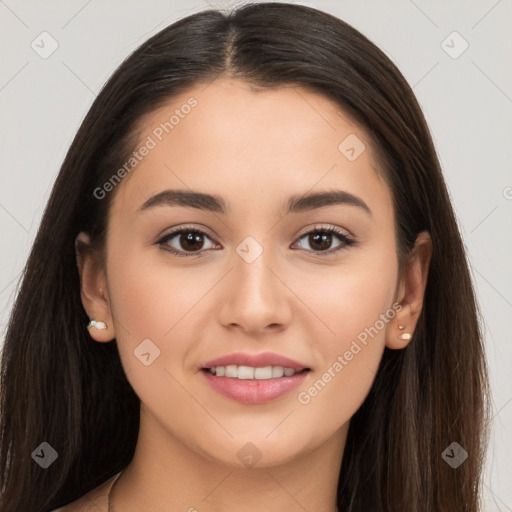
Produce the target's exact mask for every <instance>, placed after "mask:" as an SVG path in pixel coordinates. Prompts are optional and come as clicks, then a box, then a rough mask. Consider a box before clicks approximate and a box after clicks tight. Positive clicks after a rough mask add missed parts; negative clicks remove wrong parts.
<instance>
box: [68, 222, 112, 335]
mask: <svg viewBox="0 0 512 512" xmlns="http://www.w3.org/2000/svg"><path fill="white" fill-rule="evenodd" d="M75 252H76V262H77V266H78V273H79V275H80V297H81V299H82V304H83V306H84V309H85V311H86V312H87V315H88V316H89V319H90V320H96V321H97V322H104V323H105V324H106V329H98V328H97V327H94V326H92V327H90V328H89V334H90V335H91V337H92V338H93V339H95V340H96V341H99V342H107V341H111V340H112V339H114V337H115V332H114V326H113V322H112V313H111V310H110V302H109V298H108V290H107V285H106V279H105V272H104V269H103V267H102V265H101V264H100V262H99V261H98V254H97V253H96V252H95V251H94V250H93V249H92V247H91V244H90V238H89V235H88V234H87V233H84V232H81V233H79V234H78V236H77V237H76V239H75ZM84 327H85V326H84Z"/></svg>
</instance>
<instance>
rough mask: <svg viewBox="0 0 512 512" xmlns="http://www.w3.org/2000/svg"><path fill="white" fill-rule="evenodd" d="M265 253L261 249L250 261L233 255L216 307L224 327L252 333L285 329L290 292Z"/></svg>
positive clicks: (276, 267)
mask: <svg viewBox="0 0 512 512" xmlns="http://www.w3.org/2000/svg"><path fill="white" fill-rule="evenodd" d="M269 253H270V251H263V252H262V253H261V254H260V255H259V256H258V257H257V258H256V259H255V260H254V261H252V262H251V261H250V259H248V260H246V259H244V258H243V257H241V256H239V255H238V254H236V255H235V256H234V258H233V264H234V267H233V269H232V270H231V272H229V274H228V276H226V280H225V282H224V288H223V293H222V298H221V303H220V308H219V321H220V323H221V324H222V325H223V326H224V327H229V328H230V329H233V328H238V329H240V330H241V331H243V332H245V333H247V334H252V335H255V334H264V333H265V332H269V331H271V332H273V333H276V332H277V331H279V330H282V329H284V328H286V326H287V324H288V323H289V320H290V316H291V308H290V296H293V294H292V292H291V291H290V290H289V289H288V287H287V286H286V284H285V282H284V281H285V280H284V279H283V277H281V276H280V275H279V274H280V272H279V269H278V266H277V265H276V264H275V261H274V262H271V261H270V258H269V257H268V256H270V254H269Z"/></svg>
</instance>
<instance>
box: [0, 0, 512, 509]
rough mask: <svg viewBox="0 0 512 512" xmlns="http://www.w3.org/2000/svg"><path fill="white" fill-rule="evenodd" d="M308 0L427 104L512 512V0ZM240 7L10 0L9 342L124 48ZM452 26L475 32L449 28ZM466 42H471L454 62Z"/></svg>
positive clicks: (493, 474)
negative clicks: (475, 312) (35, 254)
mask: <svg viewBox="0 0 512 512" xmlns="http://www.w3.org/2000/svg"><path fill="white" fill-rule="evenodd" d="M295 3H302V4H305V5H310V6H312V7H316V8H319V9H321V10H324V11H327V12H330V13H332V14H334V15H336V16H338V17H340V18H342V19H343V20H345V21H347V22H348V23H350V24H352V25H353V26H354V27H356V28H357V29H359V30H360V31H361V32H363V33H364V34H365V35H366V36H367V37H369V38H370V39H371V40H372V41H374V42H375V43H376V44H377V45H378V46H379V47H380V48H382V49H383V50H384V51H385V52H386V53H387V54H388V55H389V56H390V57H391V59H392V60H393V61H394V62H395V63H396V64H397V65H398V67H399V69H400V70H401V71H402V72H403V74H404V75H405V77H406V79H407V80H408V81H409V83H410V84H411V85H412V86H413V88H414V91H415V93H416V95H417V97H418V99H419V101H420V103H421V105H422V107H423V109H424V112H425V115H426V118H427V121H428V123H429V125H430V128H431V130H432V133H433V136H434V141H435V143H436V146H437V151H438V154H439V157H440V160H441V164H442V166H443V169H444V173H445V177H446V180H447V184H448V187H449V190H450V194H451V196H452V200H453V204H454V207H455V210H456V213H457V215H458V218H459V221H460V226H461V229H462V232H463V237H464V242H465V245H466V247H467V250H468V254H469V258H470V261H471V265H472V271H473V276H474V282H475V286H476V288H477V293H478V298H479V302H480V305H481V310H482V313H483V316H484V318H485V320H484V322H485V332H486V347H487V354H488V362H489V367H490V374H491V380H492V387H493V410H494V418H493V422H492V423H493V436H492V439H491V443H490V449H489V454H488V460H487V467H486V472H485V507H484V510H487V511H497V510H504V511H505V510H512V487H511V486H510V485H509V482H510V474H511V473H512V463H511V456H512V435H511V433H512V404H511V402H512V389H511V385H510V382H511V379H510V367H511V366H512V348H511V339H510V335H509V333H510V332H511V328H512V314H511V313H512V270H511V262H512V239H511V238H512V237H511V235H510V234H511V232H512V231H511V225H512V173H511V172H510V164H511V161H512V158H511V156H512V155H511V153H512V151H511V146H512V123H511V122H510V121H511V112H512V66H511V54H512V51H511V50H512V48H511V46H512V45H511V43H512V31H511V30H510V26H512V25H511V20H512V16H511V15H512V1H511V0H499V1H496V0H479V1H476V0H473V1H467V0H464V1H461V0H459V1H452V2H450V3H447V2H440V1H430V2H426V1H422V2H421V1H420V0H414V1H413V0H400V1H398V0H395V1H387V2H379V1H377V0H373V1H361V0H359V1H334V0H331V1H328V0H325V1H321V0H314V1H310V2H295ZM230 5H234V3H229V2H217V3H216V2H210V1H207V0H202V1H197V2H195V3H192V2H185V1H177V0H167V1H164V0H151V1H147V2H142V1H137V2H136V1H121V0H117V1H108V2H100V1H99V0H89V1H87V0H79V1H77V0H73V1H69V0H67V1H64V0H61V1H56V0H51V1H46V2H44V3H43V2H36V1H35V0H30V1H28V0H25V1H23V2H21V1H18V2H16V1H14V0H5V1H2V0H0V44H1V47H2V66H1V68H0V107H1V112H2V116H1V121H0V140H1V141H2V151H1V152H0V158H1V165H0V173H1V178H0V179H1V183H2V187H1V189H0V236H1V239H2V245H1V262H2V264H1V266H0V308H1V310H2V314H1V315H0V330H1V333H2V340H3V335H4V333H5V328H6V324H7V321H8V318H9V313H10V310H11V307H12V303H13V298H14V296H15V291H16V285H17V282H18V277H19V275H20V272H21V270H22V268H23V265H24V264H25V261H26V258H27V256H28V252H29V250H30V247H31V245H32V242H33V240H34V237H35V234H36V231H37V228H38V226H39V222H40V220H41V216H42V212H43V209H44V206H45V204H46V201H47V199H48V196H49V192H50V190H51V187H52V185H53V182H54V180H55V178H56V175H57V173H58V171H59V168H60V165H61V163H62V161H63V158H64V155H65V153H66V151H67V148H68V147H69V145H70V143H71V141H72V139H73V136H74V134H75V132H76V130H77V129H78V126H79V124H80V122H81V121H82V119H83V117H84V116H85V114H86V112H87V110H88V108H89V106H90V105H91V103H92V101H93V99H94V97H95V96H96V94H97V92H98V91H99V90H100V88H101V86H102V85H103V84H104V82H105V81H106V80H107V78H108V77H109V76H110V74H111V73H112V72H113V71H114V69H115V68H116V67H117V66H118V65H119V64H120V63H121V61H122V59H123V58H124V57H125V56H127V55H128V54H129V53H130V52H131V51H132V50H133V49H135V48H136V47H137V46H139V45H140V44H141V43H142V42H143V41H145V40H146V39H147V38H148V37H149V36H151V35H153V34H154V33H156V32H158V31H159V30H161V29H162V28H163V27H164V26H166V25H168V24H170V23H172V22H174V21H175V20H176V19H178V18H181V17H184V16H186V15H188V14H191V13H193V12H197V11H199V10H203V9H205V8H207V7H208V6H212V7H229V6H230ZM43 31H47V32H48V33H50V34H51V36H52V37H53V38H54V39H55V40H56V41H57V43H58V48H57V50H56V51H55V52H54V53H53V54H52V55H50V56H49V57H48V58H46V59H43V58H41V57H40V56H39V54H38V53H36V51H34V49H33V48H32V47H31V44H32V42H33V41H34V40H35V43H34V44H36V43H38V41H40V38H39V37H38V36H39V35H40V34H41V32H43ZM453 31H457V32H458V33H459V34H460V36H461V37H462V38H463V39H460V38H458V36H450V37H448V36H449V35H450V34H452V32H453ZM447 37H448V39H446V38H447ZM443 41H445V43H443ZM464 41H466V42H467V43H468V45H469V46H468V48H467V50H466V51H464V53H462V54H461V55H459V56H457V58H453V57H454V56H455V55H456V54H457V53H459V52H460V50H461V49H463V47H464V45H465V43H464ZM39 44H40V46H41V43H39ZM49 47H50V46H49V40H46V44H45V48H46V49H48V48H49ZM447 51H448V52H451V53H452V55H451V56H450V55H449V53H447ZM507 262H508V264H507ZM447 342H449V340H447ZM507 368H509V370H507ZM470 456H471V454H470ZM507 484H508V485H507Z"/></svg>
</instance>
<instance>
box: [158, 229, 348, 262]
mask: <svg viewBox="0 0 512 512" xmlns="http://www.w3.org/2000/svg"><path fill="white" fill-rule="evenodd" d="M183 233H195V234H198V235H204V236H206V237H207V238H210V239H211V237H210V236H209V235H208V234H207V233H205V232H204V231H202V230H200V229H198V228H195V227H182V228H179V229H176V230H175V231H171V232H170V233H168V234H166V235H164V236H163V237H162V238H160V239H159V240H158V241H157V242H156V243H155V245H159V246H161V247H162V248H163V250H164V251H167V252H170V253H171V254H174V255H175V256H178V257H180V258H181V257H184V258H188V257H193V256H196V257H197V256H199V257H202V256H203V254H201V253H202V252H204V251H205V250H207V249H204V250H202V251H197V252H191V253H187V252H184V251H177V250H176V249H172V248H171V249H170V248H169V247H163V245H164V244H165V243H166V242H168V241H169V240H172V239H173V238H174V237H175V236H176V235H181V234H183ZM317 233H324V234H325V233H328V234H334V235H336V236H337V237H338V238H339V239H340V241H341V242H343V244H345V245H340V246H339V247H337V248H336V249H334V250H328V251H307V252H313V253H315V254H318V255H320V256H324V255H325V256H330V255H332V254H335V253H337V252H339V251H341V250H343V249H347V248H348V247H353V246H355V245H357V241H356V240H355V239H354V238H352V237H351V236H349V235H347V234H345V233H343V232H342V231H340V230H339V229H337V228H335V227H333V226H328V227H316V226H315V227H314V228H313V229H312V230H311V231H308V232H306V233H304V234H302V235H301V236H300V237H299V240H302V239H303V238H304V237H306V236H307V235H311V234H317Z"/></svg>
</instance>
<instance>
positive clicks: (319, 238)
mask: <svg viewBox="0 0 512 512" xmlns="http://www.w3.org/2000/svg"><path fill="white" fill-rule="evenodd" d="M331 243H332V235H331V234H330V233H324V234H323V233H321V232H316V233H312V234H311V235H309V244H310V245H311V247H312V248H313V249H315V245H316V244H320V246H319V247H316V249H318V250H324V249H329V247H330V245H331Z"/></svg>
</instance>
